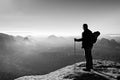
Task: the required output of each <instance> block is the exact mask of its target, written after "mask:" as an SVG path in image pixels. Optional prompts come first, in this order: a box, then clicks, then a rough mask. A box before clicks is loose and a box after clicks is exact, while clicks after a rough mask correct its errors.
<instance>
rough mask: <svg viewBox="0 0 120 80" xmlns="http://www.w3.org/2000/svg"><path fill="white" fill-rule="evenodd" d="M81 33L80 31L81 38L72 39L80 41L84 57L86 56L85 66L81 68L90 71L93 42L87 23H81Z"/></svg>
mask: <svg viewBox="0 0 120 80" xmlns="http://www.w3.org/2000/svg"><path fill="white" fill-rule="evenodd" d="M83 30H84V31H83V33H82V38H80V39H76V38H75V39H74V41H77V42H80V41H82V48H83V49H84V51H85V58H86V68H85V69H83V70H85V71H91V69H93V62H92V54H91V52H92V47H93V42H92V36H93V35H92V31H91V30H89V29H88V25H87V24H83Z"/></svg>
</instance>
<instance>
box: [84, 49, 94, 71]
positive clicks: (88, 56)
mask: <svg viewBox="0 0 120 80" xmlns="http://www.w3.org/2000/svg"><path fill="white" fill-rule="evenodd" d="M85 58H86V69H88V70H89V69H92V68H93V67H92V65H93V62H92V55H91V48H90V49H85Z"/></svg>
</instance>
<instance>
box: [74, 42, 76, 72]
mask: <svg viewBox="0 0 120 80" xmlns="http://www.w3.org/2000/svg"><path fill="white" fill-rule="evenodd" d="M74 55H75V56H74V62H75V64H74V73H75V69H76V42H75V41H74Z"/></svg>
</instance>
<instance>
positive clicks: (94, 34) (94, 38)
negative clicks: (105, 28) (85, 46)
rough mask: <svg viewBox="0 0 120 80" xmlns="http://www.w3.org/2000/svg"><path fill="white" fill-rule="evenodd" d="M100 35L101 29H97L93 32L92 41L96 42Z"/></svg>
mask: <svg viewBox="0 0 120 80" xmlns="http://www.w3.org/2000/svg"><path fill="white" fill-rule="evenodd" d="M99 35H100V32H99V31H95V32H93V33H92V43H93V44H94V43H96V41H97V38H98V36H99Z"/></svg>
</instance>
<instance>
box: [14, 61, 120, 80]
mask: <svg viewBox="0 0 120 80" xmlns="http://www.w3.org/2000/svg"><path fill="white" fill-rule="evenodd" d="M93 63H94V70H92V71H91V72H87V71H83V70H82V69H83V68H85V62H79V63H76V64H73V65H69V66H66V67H64V68H62V69H59V70H56V71H54V72H51V73H49V74H46V75H31V76H23V77H20V78H17V79H15V80H120V77H119V76H120V63H117V62H113V61H106V60H94V61H93Z"/></svg>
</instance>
